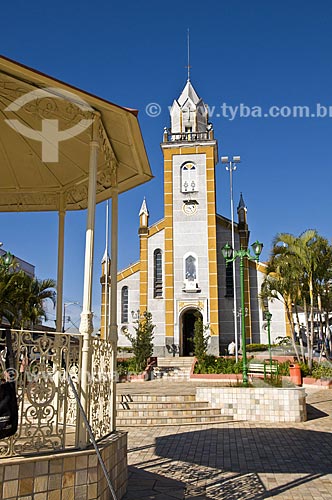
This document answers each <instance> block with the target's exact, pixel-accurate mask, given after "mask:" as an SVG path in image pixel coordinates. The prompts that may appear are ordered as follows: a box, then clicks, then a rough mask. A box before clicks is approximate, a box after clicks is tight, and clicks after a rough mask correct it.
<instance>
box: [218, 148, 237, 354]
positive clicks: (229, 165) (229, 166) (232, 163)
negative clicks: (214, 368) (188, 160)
mask: <svg viewBox="0 0 332 500" xmlns="http://www.w3.org/2000/svg"><path fill="white" fill-rule="evenodd" d="M240 161H241V158H240V156H233V159H232V160H229V158H228V156H222V157H221V162H222V163H224V164H226V170H227V171H229V190H230V201H231V221H232V248H235V235H234V199H233V171H235V170H236V168H237V163H240ZM233 290H234V292H233V316H234V337H235V358H236V362H238V360H239V339H238V329H237V297H236V269H235V260H234V261H233Z"/></svg>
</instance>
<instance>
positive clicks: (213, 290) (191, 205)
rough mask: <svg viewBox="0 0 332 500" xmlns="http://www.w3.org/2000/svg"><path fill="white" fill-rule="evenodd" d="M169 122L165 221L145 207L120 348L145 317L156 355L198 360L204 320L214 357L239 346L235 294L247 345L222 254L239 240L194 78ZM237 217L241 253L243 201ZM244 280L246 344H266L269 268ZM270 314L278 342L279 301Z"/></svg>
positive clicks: (248, 272)
mask: <svg viewBox="0 0 332 500" xmlns="http://www.w3.org/2000/svg"><path fill="white" fill-rule="evenodd" d="M170 118H171V127H170V129H165V130H164V134H163V142H162V144H161V149H162V153H163V157H164V218H163V219H162V220H161V221H159V222H157V223H154V224H152V225H149V211H148V203H147V201H146V200H145V199H144V200H143V203H142V206H141V210H140V213H139V229H138V234H139V245H140V258H139V261H138V262H137V263H136V264H133V265H131V266H129V267H128V268H126V269H123V270H122V271H120V272H119V273H118V301H117V302H118V325H119V329H118V331H119V340H118V345H119V346H129V345H130V343H129V341H128V339H127V337H126V333H127V332H130V333H134V331H135V330H134V327H135V325H136V322H137V320H138V318H139V316H140V315H141V314H142V313H143V312H144V311H149V312H151V313H152V320H153V323H154V324H155V325H156V328H155V334H154V351H155V352H154V355H156V356H172V355H174V354H176V355H180V356H189V355H192V352H193V342H192V339H193V331H194V322H195V319H196V317H197V315H200V316H201V317H202V320H203V323H204V325H205V326H206V327H207V332H208V334H209V352H210V353H211V354H212V353H213V354H216V355H218V354H224V353H225V349H226V348H227V345H228V343H229V342H231V341H232V340H234V312H233V311H234V293H236V297H237V305H238V308H239V310H238V311H237V313H238V314H237V315H236V317H237V321H238V324H237V330H238V338H239V341H238V345H239V346H240V330H241V324H240V321H241V314H239V312H240V282H239V265H238V263H236V280H235V286H234V282H233V271H232V264H229V265H227V266H226V264H225V260H224V258H223V256H222V252H221V249H222V247H223V246H224V245H225V243H227V242H231V241H232V237H231V221H230V220H229V219H227V218H226V217H223V216H222V215H219V214H217V212H216V182H215V168H216V164H217V163H218V144H217V141H216V139H215V138H214V132H213V128H212V125H211V124H210V123H209V118H208V110H207V107H206V105H205V104H204V102H203V100H202V99H200V98H199V97H198V95H197V93H196V91H195V89H194V87H193V85H192V83H191V82H190V80H189V79H188V81H187V83H186V85H185V87H184V89H183V91H182V93H181V95H180V97H179V98H178V99H177V100H174V102H173V105H172V108H171V111H170ZM237 215H238V220H237V222H235V223H234V235H235V249H239V248H240V247H242V248H247V247H248V244H249V234H250V233H249V229H248V224H247V208H246V206H245V203H244V200H243V197H242V194H241V197H240V201H239V204H238V207H237ZM104 267H105V266H104ZM244 273H245V311H246V314H245V317H246V325H245V326H246V337H247V342H248V343H249V342H250V343H252V342H254V343H260V342H262V343H266V342H267V332H266V323H265V321H264V314H263V311H262V309H261V307H260V300H259V297H258V295H259V289H260V284H261V282H262V280H263V277H264V264H257V263H256V262H253V261H248V260H246V259H245V272H244ZM102 283H105V279H104V281H103V280H102ZM103 288H104V285H103ZM104 292H105V290H104ZM104 309H105V307H104ZM269 309H270V311H271V312H272V314H273V323H272V340H273V338H274V337H276V336H284V335H286V334H287V333H288V332H287V324H286V317H285V313H284V310H283V307H282V305H281V304H280V303H279V302H277V301H276V302H274V303H272V304H270V305H269ZM102 328H103V327H102Z"/></svg>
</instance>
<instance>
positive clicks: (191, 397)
mask: <svg viewBox="0 0 332 500" xmlns="http://www.w3.org/2000/svg"><path fill="white" fill-rule="evenodd" d="M116 399H117V401H118V402H140V401H142V402H145V403H146V402H147V403H149V402H158V403H167V402H172V403H175V404H176V403H183V402H187V401H196V396H195V394H144V393H136V394H135V393H127V394H117V396H116Z"/></svg>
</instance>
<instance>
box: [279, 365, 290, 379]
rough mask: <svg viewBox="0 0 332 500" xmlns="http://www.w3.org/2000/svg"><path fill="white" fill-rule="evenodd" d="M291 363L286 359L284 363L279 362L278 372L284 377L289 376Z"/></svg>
mask: <svg viewBox="0 0 332 500" xmlns="http://www.w3.org/2000/svg"><path fill="white" fill-rule="evenodd" d="M289 365H290V361H284V362H283V363H278V374H279V375H280V376H282V377H284V376H289Z"/></svg>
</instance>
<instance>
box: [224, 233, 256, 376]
mask: <svg viewBox="0 0 332 500" xmlns="http://www.w3.org/2000/svg"><path fill="white" fill-rule="evenodd" d="M251 248H252V249H253V252H254V254H255V255H254V256H253V255H251V254H250V251H249V250H246V249H244V248H240V250H234V249H233V248H232V247H231V246H230V245H229V243H226V245H224V246H223V248H222V249H221V251H222V254H223V257H224V259H225V260H226V264H228V263H230V262H234V261H235V259H236V258H237V257H239V258H240V285H241V318H242V321H241V338H242V364H243V385H244V386H247V385H248V363H247V349H246V325H245V321H246V317H245V315H246V312H245V299H244V258H245V257H246V258H247V259H248V260H255V261H256V262H258V261H259V256H260V254H261V253H262V249H263V243H260V242H259V241H255V243H253V244H252V245H251Z"/></svg>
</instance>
